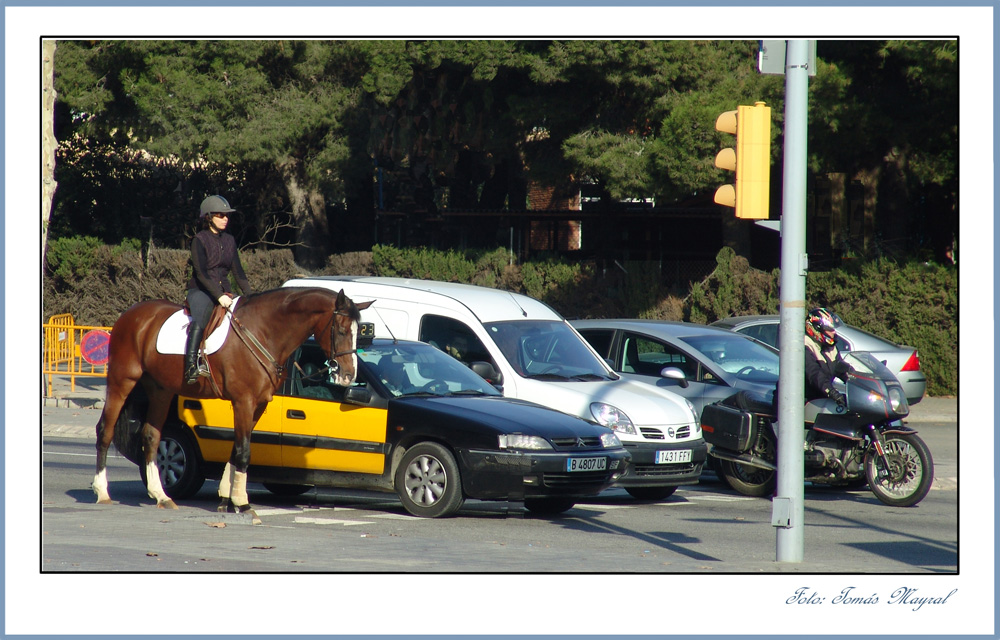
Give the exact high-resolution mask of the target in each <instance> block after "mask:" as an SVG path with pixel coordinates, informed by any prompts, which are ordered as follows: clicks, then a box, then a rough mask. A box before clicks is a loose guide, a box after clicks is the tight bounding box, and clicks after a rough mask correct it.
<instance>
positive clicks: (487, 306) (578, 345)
mask: <svg viewBox="0 0 1000 640" xmlns="http://www.w3.org/2000/svg"><path fill="white" fill-rule="evenodd" d="M284 286H286V287H323V288H326V289H331V290H333V291H339V290H341V289H343V290H344V293H346V294H347V295H348V296H349V297H350V298H351V299H352V300H354V302H356V303H360V302H366V301H369V300H372V301H374V302H373V304H372V305H371V306H370V307H369V308H368V309H366V310H364V311H362V312H361V314H362V319H363V320H364V321H366V322H372V323H374V324H375V336H376V337H380V338H382V337H385V338H398V339H407V340H420V341H422V342H427V343H430V344H432V345H434V346H436V347H438V348H440V349H442V350H443V351H446V352H448V353H450V354H451V355H453V356H455V357H456V358H458V359H459V360H461V361H463V362H465V363H466V364H467V365H469V366H470V367H472V368H473V370H475V371H476V372H477V373H479V374H480V375H481V376H483V377H484V378H486V379H487V380H489V381H490V382H492V383H493V384H495V385H496V386H497V387H498V388H500V389H502V391H503V393H504V395H505V396H509V397H513V398H521V399H523V400H529V401H532V402H536V403H538V404H541V405H545V406H547V407H551V408H554V409H558V410H560V411H563V412H564V413H570V414H573V415H577V416H580V417H582V418H584V419H585V420H588V421H591V422H594V423H597V424H602V425H604V426H606V427H610V428H612V429H614V430H615V432H616V433H617V434H618V437H619V439H620V440H621V441H622V444H624V445H625V447H626V448H627V449H628V451H629V452H630V453H631V454H632V463H631V465H630V467H629V471H628V473H626V474H625V475H624V476H623V477H622V478H621V479H620V480H619V481H618V482H617V483H616V485H615V486H620V487H623V488H624V489H625V490H626V491H628V492H629V493H630V494H631V495H633V496H634V497H637V498H640V499H647V500H662V499H664V498H666V497H668V496H670V495H671V494H672V493H673V492H674V491H675V490H676V488H677V486H678V485H682V484H694V483H696V482H697V481H698V476H699V475H700V474H701V469H702V465H703V464H704V462H705V457H706V446H705V441H704V439H703V438H702V435H701V426H700V424H699V423H698V421H697V420H696V419H695V415H694V408H693V407H692V406H691V403H689V402H688V401H687V400H685V399H684V398H681V397H680V396H679V395H677V394H674V393H672V392H670V391H666V390H663V389H659V388H656V387H653V386H651V385H646V384H640V383H636V382H632V381H629V380H625V379H624V378H621V377H620V376H619V375H618V374H616V373H615V372H614V371H612V370H611V368H610V367H609V366H608V365H607V363H606V362H605V361H604V360H603V359H602V358H601V357H600V356H598V355H597V353H596V352H595V351H594V350H593V349H592V348H591V347H590V345H589V344H588V343H587V342H586V341H585V340H584V339H583V338H581V337H580V334H579V333H577V332H576V330H575V329H573V327H571V326H570V324H569V323H568V322H566V320H565V319H563V318H562V316H560V315H559V314H558V313H556V312H555V311H554V310H553V309H552V308H551V307H549V306H548V305H546V304H544V303H542V302H539V301H538V300H535V299H533V298H529V297H528V296H524V295H521V294H517V293H511V292H508V291H501V290H499V289H490V288H487V287H478V286H474V285H466V284H456V283H449V282H434V281H430V280H410V279H404V278H380V277H365V276H319V277H312V278H297V279H294V280H289V281H288V282H286V283H285V284H284Z"/></svg>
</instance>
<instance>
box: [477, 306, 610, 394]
mask: <svg viewBox="0 0 1000 640" xmlns="http://www.w3.org/2000/svg"><path fill="white" fill-rule="evenodd" d="M484 326H485V327H486V332H487V333H488V334H489V335H490V337H492V338H493V342H495V343H496V345H497V346H498V347H499V348H500V351H502V352H503V355H504V357H505V358H506V359H507V362H509V363H510V366H511V367H513V369H514V370H515V371H516V372H517V373H518V374H520V375H522V376H524V377H525V378H539V379H543V380H610V379H612V378H613V377H614V375H613V374H611V373H610V372H609V371H608V369H607V367H605V366H604V364H603V363H602V362H601V360H600V359H599V358H598V357H597V356H596V355H594V353H593V352H592V351H591V350H590V348H589V347H587V345H586V343H584V342H583V340H582V339H581V338H580V337H579V336H578V335H577V334H576V333H574V332H573V330H572V329H570V328H569V326H568V325H566V323H564V322H558V321H555V320H512V321H507V322H493V323H485V324H484Z"/></svg>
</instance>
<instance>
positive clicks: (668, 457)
mask: <svg viewBox="0 0 1000 640" xmlns="http://www.w3.org/2000/svg"><path fill="white" fill-rule="evenodd" d="M678 462H691V450H690V449H674V450H672V451H657V452H656V464H675V463H678Z"/></svg>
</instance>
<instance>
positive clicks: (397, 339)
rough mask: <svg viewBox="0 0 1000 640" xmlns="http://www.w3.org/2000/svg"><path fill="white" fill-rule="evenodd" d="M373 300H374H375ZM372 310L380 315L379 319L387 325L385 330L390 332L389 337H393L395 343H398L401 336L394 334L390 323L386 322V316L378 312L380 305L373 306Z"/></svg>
mask: <svg viewBox="0 0 1000 640" xmlns="http://www.w3.org/2000/svg"><path fill="white" fill-rule="evenodd" d="M372 302H374V300H373V301H372ZM371 310H372V311H374V312H375V315H377V316H378V319H379V320H381V321H382V325H383V326H384V327H385V330H386V331H388V332H389V337H390V338H392V341H393V343H398V342H399V338H397V337H396V336H395V334H393V332H392V329H390V328H389V323H388V322H386V321H385V318H383V317H382V314H381V313H379V312H378V307H371Z"/></svg>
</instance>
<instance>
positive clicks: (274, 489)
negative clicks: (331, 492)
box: [263, 482, 312, 496]
mask: <svg viewBox="0 0 1000 640" xmlns="http://www.w3.org/2000/svg"><path fill="white" fill-rule="evenodd" d="M263 484H264V488H265V489H267V490H268V491H270V492H271V493H273V494H274V495H276V496H301V495H302V494H303V493H305V492H306V491H309V490H310V489H312V485H309V484H275V483H273V482H265V483H263Z"/></svg>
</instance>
